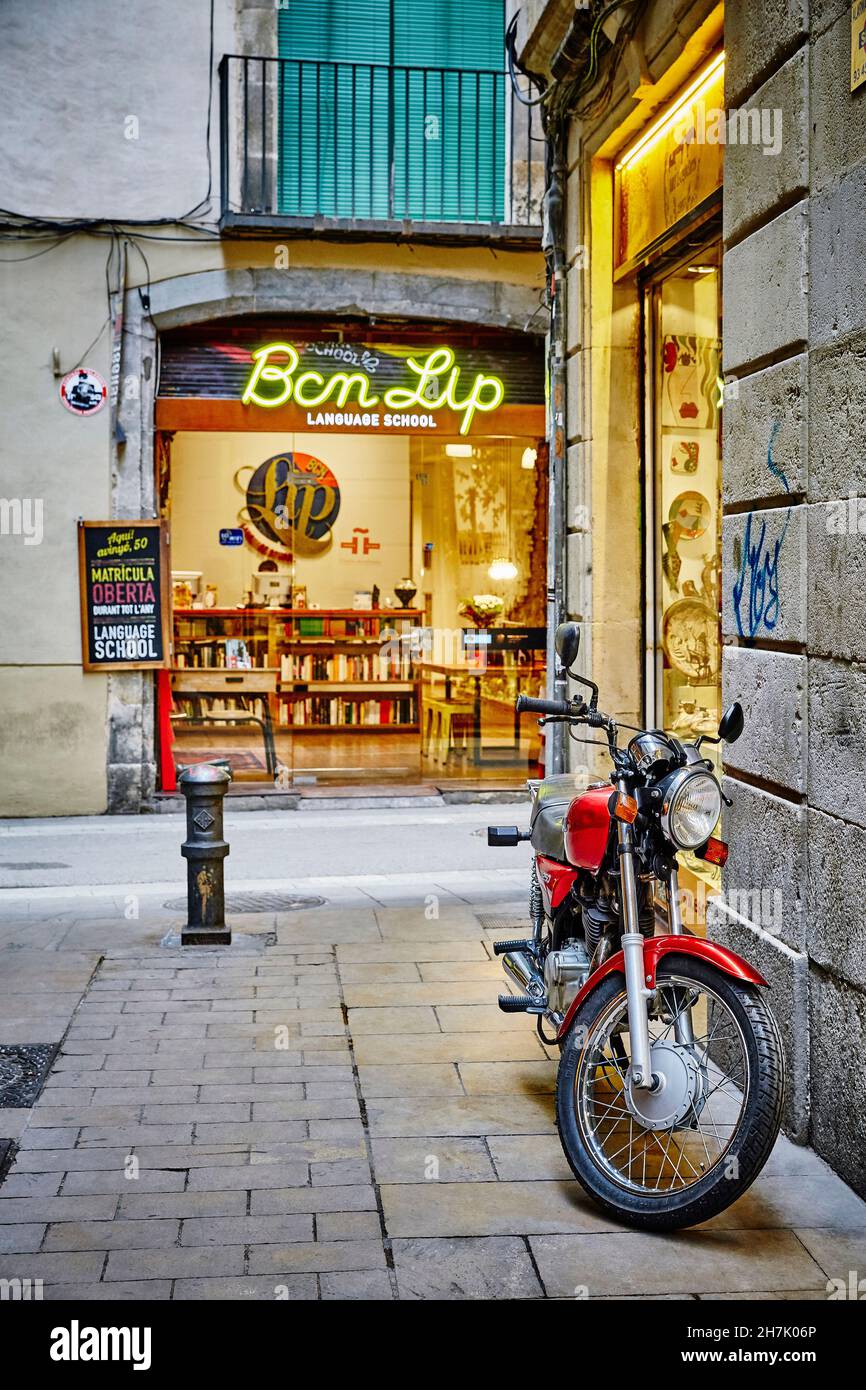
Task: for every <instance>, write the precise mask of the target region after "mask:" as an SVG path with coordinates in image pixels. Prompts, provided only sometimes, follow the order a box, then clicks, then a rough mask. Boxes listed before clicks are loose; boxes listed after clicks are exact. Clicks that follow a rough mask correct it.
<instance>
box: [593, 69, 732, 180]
mask: <svg viewBox="0 0 866 1390" xmlns="http://www.w3.org/2000/svg"><path fill="white" fill-rule="evenodd" d="M724 66H725V54H724V50H722V52H721V53H717V54H716V56H715V58H714V59H713V60H712V62H711V63H710V65H709V67H706V68H704V70H703V72H701V73H699V74H698V76H697V77H696V78H695V80H694V82H693V83H692V84H691V86H690V87H687V88H686V90H685V91H684V92H683V94H682V96H680V97H677V100H676V101H675V102H674V104H673V106H671V107H670V108H669V109H668V110H667V111H665V113H664V115H663V116H660V117H659V119H658V120H657V121H656V122H655V123H654V124H653V125H651V126H650V128H649V130H646V131H644V133H643V135H642V136H641V137H640V139H639V140H638V141H637V143H636V144H634V145H632V147H631V149H629V150H626V152H625V154H624V155H623V157H622V159H620V160H619V162H618V163H617V166H616V167H617V169H618V170H622V169H628V168H630V167H631V165H632V164H634V163H635V161H636V160H638V159H641V158H642V157H643V155H645V154H646V153H647V151H648V150H649V149H650V148H651V147H652V146H653V145H655V144H657V143H658V141H659V140H661V139H662V138H663V136H665V135H667V133H668V131H669V130H670V129H671V128H672V126H674V125H676V122H677V119H678V118H679V117H680V116H681V115H682V113H683V111H685V110H686V108H687V107H688V106H690V105H691V103H692V102H693V101H697V99H698V97H699V96H700V95H701V93H702V92H704V91H706V89H707V87H709V86H710V85H711V84H712V82H713V81H714V80H715V79H716V78H717V77H718V76H719V74H720V72H721V71H722V69H723V68H724Z"/></svg>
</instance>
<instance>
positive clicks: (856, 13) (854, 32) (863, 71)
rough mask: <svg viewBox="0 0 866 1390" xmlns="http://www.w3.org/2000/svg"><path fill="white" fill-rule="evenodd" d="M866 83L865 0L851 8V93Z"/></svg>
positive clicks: (858, 1) (859, 1) (859, 0)
mask: <svg viewBox="0 0 866 1390" xmlns="http://www.w3.org/2000/svg"><path fill="white" fill-rule="evenodd" d="M864 82H866V0H854V3H853V4H852V6H851V91H852V92H856V91H857V88H858V87H862V86H863V83H864Z"/></svg>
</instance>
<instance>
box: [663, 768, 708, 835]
mask: <svg viewBox="0 0 866 1390" xmlns="http://www.w3.org/2000/svg"><path fill="white" fill-rule="evenodd" d="M721 809H722V793H721V791H720V789H719V784H718V782H717V781H716V779H715V777H712V776H711V775H710V774H709V773H708V772H695V771H693V770H692V769H691V768H688V767H684V768H681V769H680V770H679V772H675V773H674V775H673V777H672V778H671V780H670V782H669V783H668V786H667V789H666V790H665V794H664V800H663V802H662V813H661V821H662V830H663V831H664V832H665V834H666V835H667V837H668V839H670V840H673V842H674V844H675V845H676V846H677V848H678V849H697V848H698V846H699V845H703V844H706V842H707V840H708V839H709V838H710V836H711V835H712V833H713V829H714V827H715V824H716V821H717V820H718V819H719V813H720V812H721Z"/></svg>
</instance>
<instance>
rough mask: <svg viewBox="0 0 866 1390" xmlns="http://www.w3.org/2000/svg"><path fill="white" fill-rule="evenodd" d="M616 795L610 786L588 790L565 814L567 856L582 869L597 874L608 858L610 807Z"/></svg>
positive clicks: (575, 799)
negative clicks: (612, 798) (606, 853)
mask: <svg viewBox="0 0 866 1390" xmlns="http://www.w3.org/2000/svg"><path fill="white" fill-rule="evenodd" d="M612 792H613V788H612V787H611V786H610V784H609V783H607V782H606V783H605V784H604V786H601V787H587V789H586V791H585V792H581V794H580V796H576V797H575V798H574V800H573V801H572V803H571V805H570V806H569V808H568V810H567V811H566V813H565V819H564V821H563V832H564V840H565V856H566V858H567V860H568V862H569V864H574V865H575V867H576V868H578V869H589V870H590V871H591V872H592V873H597V872H598V870H599V869H600V868H601V861H602V860H603V859H604V852H605V850H606V849H607V842H608V837H609V835H610V827H611V818H610V811H609V810H608V804H609V802H610V798H611V795H612Z"/></svg>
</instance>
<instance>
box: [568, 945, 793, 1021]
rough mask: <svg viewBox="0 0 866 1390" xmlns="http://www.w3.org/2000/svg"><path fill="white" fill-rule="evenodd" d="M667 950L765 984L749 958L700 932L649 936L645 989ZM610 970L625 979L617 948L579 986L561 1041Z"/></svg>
mask: <svg viewBox="0 0 866 1390" xmlns="http://www.w3.org/2000/svg"><path fill="white" fill-rule="evenodd" d="M671 952H673V953H674V954H675V955H680V956H698V957H700V959H701V960H705V961H706V962H707V964H708V965H714V966H715V967H716V969H717V970H721V971H723V972H724V974H725V975H731V976H733V978H734V979H735V980H743V981H744V982H745V983H746V984H749V985H765V986H766V985H767V981H766V980H765V979H764V977H763V975H761V974H760V973H759V972H758V971H757V970H755V968H754V966H751V965H749V962H748V961H746V960H743V958H742V956H738V955H735V953H734V952H733V951H729V950H728V948H727V947H726V946H720V945H719V944H718V942H716V941H706V940H704V938H703V937H700V936H651V937H649V938H648V940H646V941H645V942H644V948H643V963H644V980H645V983H646V986H647V988H648V989H652V988H653V987H654V986H655V982H656V969H657V967H658V963H659V961H660V960H661V958H662V957H663V956H666V955H669V954H670V953H671ZM614 974H620V975H622V977H623V979H625V960H624V958H623V954H622V951H617V953H616V955H614V956H610V957H609V958H608V959H607V960H606V961H605V962H604V965H602V966H600V967H599V968H598V970H594V971H593V972H592V974H591V975H590V977H589V979H588V980H587V981H586V984H585V985H584V986H583V989H581V990H580V991H579V993H578V994H576V995H575V997H574V999H573V1000H572V1002H571V1005H570V1007H569V1010H568V1013H567V1014H566V1015H565V1018H564V1019H563V1020H562V1024H561V1025H560V1028H559V1031H558V1033H557V1035H556V1041H557V1042H560V1043H561V1042H564V1041H565V1037H566V1034H567V1033H568V1031H569V1029H570V1028H571V1024H572V1021H573V1019H574V1015H575V1014H576V1013H577V1010H578V1009H579V1008H580V1005H581V1004H582V1003H583V1001H584V999H585V998H586V997H587V995H588V994H590V993H591V992H592V990H594V989H595V987H596V985H597V984H600V982H601V981H602V980H603V979H605V977H606V976H608V975H614Z"/></svg>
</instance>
